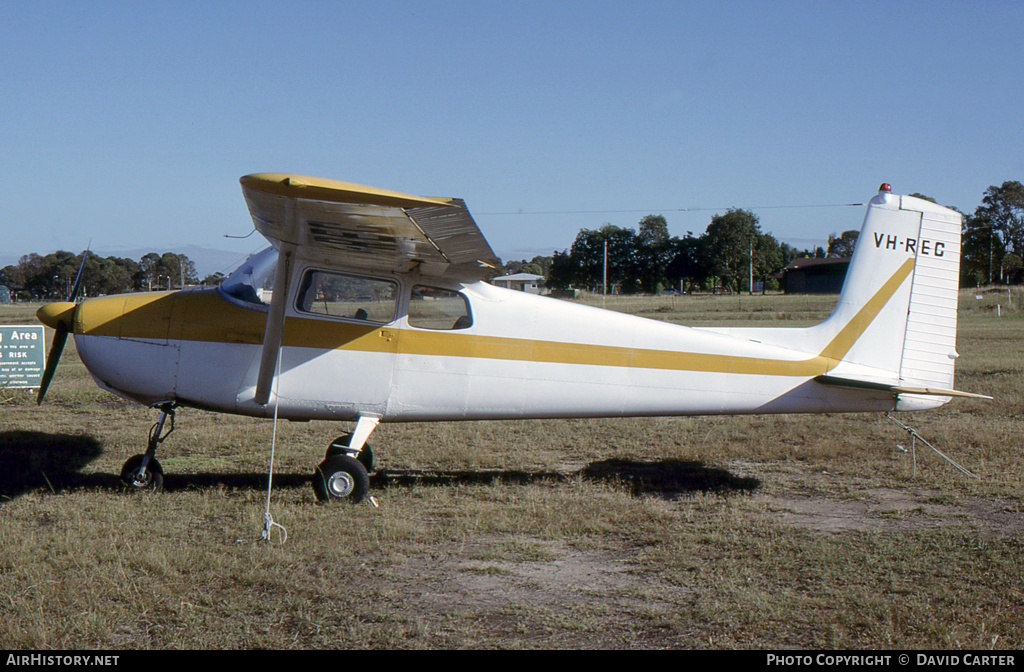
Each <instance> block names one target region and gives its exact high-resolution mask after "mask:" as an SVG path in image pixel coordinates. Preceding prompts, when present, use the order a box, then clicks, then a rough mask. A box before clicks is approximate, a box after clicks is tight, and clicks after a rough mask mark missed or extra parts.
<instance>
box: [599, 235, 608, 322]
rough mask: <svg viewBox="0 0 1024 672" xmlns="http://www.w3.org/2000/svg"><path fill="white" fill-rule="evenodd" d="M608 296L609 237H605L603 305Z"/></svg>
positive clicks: (602, 286)
mask: <svg viewBox="0 0 1024 672" xmlns="http://www.w3.org/2000/svg"><path fill="white" fill-rule="evenodd" d="M607 296H608V239H607V238H605V239H604V275H603V276H602V279H601V307H602V308H604V307H605V299H606V298H607Z"/></svg>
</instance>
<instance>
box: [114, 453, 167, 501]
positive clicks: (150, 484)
mask: <svg viewBox="0 0 1024 672" xmlns="http://www.w3.org/2000/svg"><path fill="white" fill-rule="evenodd" d="M142 457H143V456H142V455H133V456H131V457H129V458H128V460H127V461H125V463H124V466H123V467H121V482H122V483H124V485H125V487H126V488H128V489H129V490H134V491H137V492H138V491H141V490H153V491H159V490H162V489H163V487H164V469H163V467H161V466H160V462H158V461H157V459H156V458H155V457H154V458H152V459H150V461H149V466H147V467H146V475H145V477H143V478H138V471H139V467H141V466H142Z"/></svg>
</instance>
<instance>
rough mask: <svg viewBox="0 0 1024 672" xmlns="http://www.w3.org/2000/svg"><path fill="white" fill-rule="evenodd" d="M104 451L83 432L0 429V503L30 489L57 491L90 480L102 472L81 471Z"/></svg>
mask: <svg viewBox="0 0 1024 672" xmlns="http://www.w3.org/2000/svg"><path fill="white" fill-rule="evenodd" d="M102 452H103V449H102V447H101V446H100V442H99V441H97V440H96V439H94V438H93V437H91V436H87V435H84V434H47V433H45V432H29V431H10V432H0V503H2V502H3V501H5V500H10V499H13V498H15V497H17V496H19V495H22V494H24V493H26V492H29V491H30V490H38V489H49V490H52V491H54V492H57V491H59V490H61V489H64V488H68V487H81V486H85V485H103V484H105V483H102V482H96V483H91V482H90V481H93V480H94V479H95V478H96V477H100V480H101V481H108V480H109V479H108V477H106V476H105V475H101V474H82V473H80V472H81V470H82V468H83V467H85V466H86V465H87V464H89V463H90V462H92V461H93V460H95V459H96V458H97V457H99V456H100V454H101V453H102Z"/></svg>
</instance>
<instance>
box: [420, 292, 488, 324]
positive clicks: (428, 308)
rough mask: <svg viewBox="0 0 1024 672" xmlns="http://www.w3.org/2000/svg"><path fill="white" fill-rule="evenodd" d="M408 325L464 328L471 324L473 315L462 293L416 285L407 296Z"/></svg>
mask: <svg viewBox="0 0 1024 672" xmlns="http://www.w3.org/2000/svg"><path fill="white" fill-rule="evenodd" d="M409 325H410V326H413V327H419V328H421V329H466V328H468V327H471V326H472V325H473V317H472V315H471V314H470V312H469V302H468V301H466V297H465V296H463V295H462V294H459V293H458V292H456V291H452V290H450V289H441V288H440V287H428V286H426V285H416V286H414V287H413V288H412V295H411V296H410V298H409Z"/></svg>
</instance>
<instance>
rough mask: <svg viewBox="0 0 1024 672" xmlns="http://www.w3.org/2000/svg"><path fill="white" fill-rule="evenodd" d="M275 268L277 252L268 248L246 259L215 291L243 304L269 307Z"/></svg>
mask: <svg viewBox="0 0 1024 672" xmlns="http://www.w3.org/2000/svg"><path fill="white" fill-rule="evenodd" d="M276 268H277V250H276V249H274V248H273V247H268V248H267V249H265V250H263V251H261V252H257V253H256V254H254V255H252V256H251V257H249V258H248V259H246V260H245V261H244V262H243V263H242V265H241V266H239V267H238V268H237V269H236V270H235V271H234V272H233V273H232V274H231V275H229V276H228V277H227V279H226V280H224V282H222V283H220V286H219V287H218V288H217V289H218V291H220V292H223V293H224V294H226V295H227V296H229V297H231V298H233V299H237V300H239V301H244V302H245V303H250V304H253V305H256V306H269V305H270V299H271V297H272V295H273V293H274V292H273V290H274V270H275V269H276Z"/></svg>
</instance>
